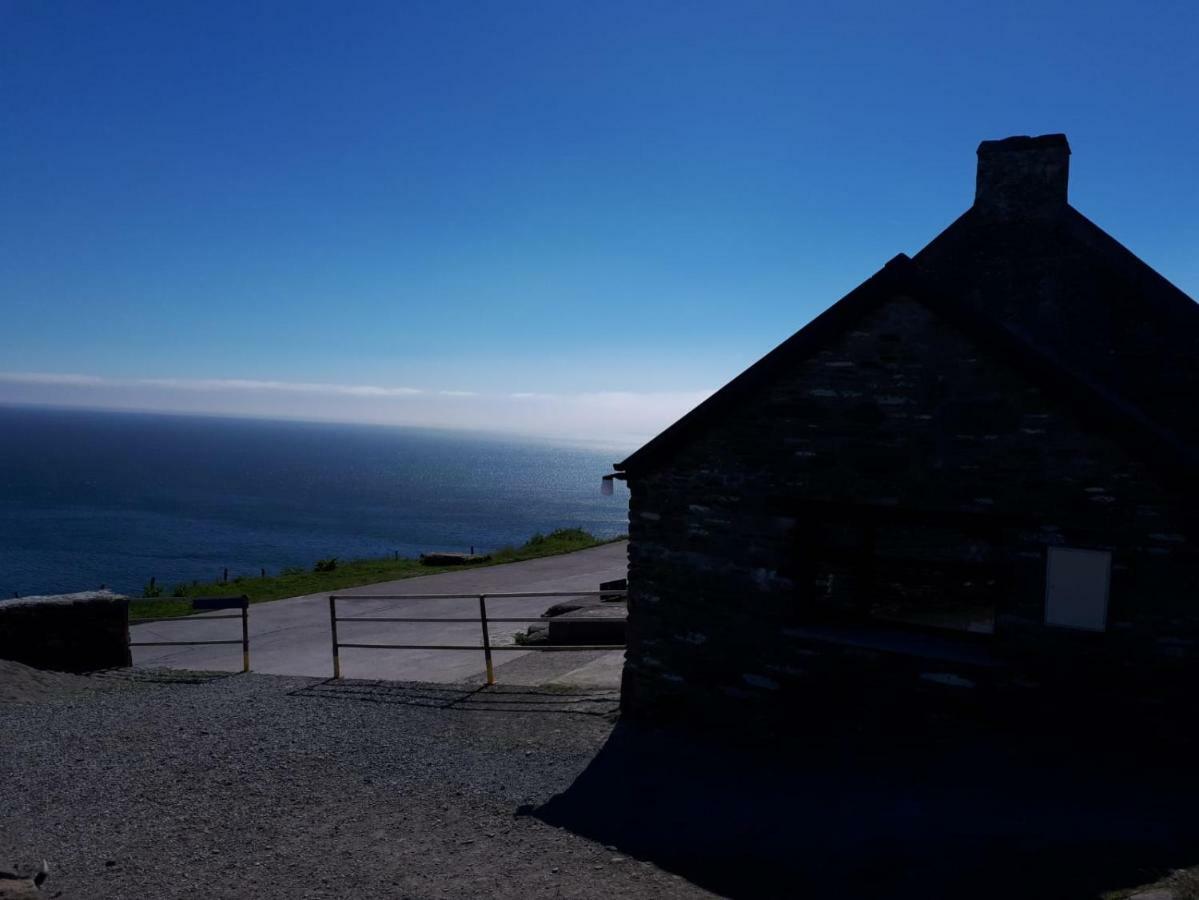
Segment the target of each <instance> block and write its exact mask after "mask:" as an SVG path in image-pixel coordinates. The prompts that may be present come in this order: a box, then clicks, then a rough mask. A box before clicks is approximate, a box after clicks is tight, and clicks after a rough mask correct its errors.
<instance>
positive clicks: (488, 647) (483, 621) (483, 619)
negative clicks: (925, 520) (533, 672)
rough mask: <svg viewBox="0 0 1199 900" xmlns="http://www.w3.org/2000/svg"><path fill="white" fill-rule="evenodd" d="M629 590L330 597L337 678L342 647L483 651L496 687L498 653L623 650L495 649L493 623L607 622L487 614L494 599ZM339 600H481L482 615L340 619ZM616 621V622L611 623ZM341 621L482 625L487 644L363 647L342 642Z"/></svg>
mask: <svg viewBox="0 0 1199 900" xmlns="http://www.w3.org/2000/svg"><path fill="white" fill-rule="evenodd" d="M627 594H628V592H627V591H625V590H600V591H528V592H523V593H511V594H496V593H491V594H330V595H329V627H330V632H331V635H332V639H333V677H334V678H341V656H340V654H339V653H338V650H339V648H341V647H351V648H356V649H359V650H471V651H475V652H477V651H479V650H482V651H483V661H484V663H485V664H486V667H487V683H488V684H495V670H494V668H493V667H492V663H491V654H492V652H493V651H495V650H521V651H524V650H537V651H543V650H623V649H625V645H624V644H500V645H499V646H493V645H492V643H491V633H490V631H489V628H488V626H489V624H490V623H494V622H505V623H518V622H545V623H547V624H549V623H555V622H587V621H590V622H597V621H599V622H602V621H604V620H603V619H598V620H597V619H591V618H588V617H584V616H571V615H569V614H566V615H561V616H546V615H540V616H503V617H497V618H489V617H488V615H487V598H488V597H491V598H492V599H497V600H499V599H503V600H509V599H515V598H530V597H559V598H563V597H599V598H602V599H608V598H613V597H624V596H627ZM338 600H375V601H379V600H386V601H393V600H478V601H479V616H478V618H452V619H447V618H442V617H437V616H430V617H415V616H400V617H396V616H338V615H337V601H338ZM608 621H612V620H608ZM338 622H397V623H405V624H419V623H422V622H423V623H442V624H448V623H451V622H457V623H472V622H474V623H478V624H479V625H480V626H481V628H482V633H483V643H482V644H360V643H349V642H343V641H338V639H337V623H338Z"/></svg>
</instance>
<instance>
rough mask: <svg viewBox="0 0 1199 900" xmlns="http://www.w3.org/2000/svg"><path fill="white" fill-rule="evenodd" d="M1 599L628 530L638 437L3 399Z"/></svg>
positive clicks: (0, 427)
mask: <svg viewBox="0 0 1199 900" xmlns="http://www.w3.org/2000/svg"><path fill="white" fill-rule="evenodd" d="M0 435H2V437H0V596H4V597H9V596H12V595H13V594H14V593H19V594H21V595H22V596H27V595H30V594H42V593H58V592H66V591H79V590H89V589H93V588H97V587H99V586H100V585H102V584H103V585H107V586H108V587H109V588H111V589H113V590H117V591H121V592H136V593H140V592H141V589H142V587H143V585H145V583H146V582H147V581H148V580H149V579H150V577H151V576H153V577H154V578H156V579H157V581H158V583H159V584H160V585H164V586H166V587H168V588H169V587H170V585H172V584H176V583H180V582H185V581H187V582H190V581H192V580H201V581H211V580H213V579H217V578H220V577H221V575H222V572H223V570H224V569H225V568H226V567H227V568H228V569H229V577H230V578H231V579H232V578H234V577H235V576H237V575H257V574H258V572H259V570H260V569H263V568H265V569H266V570H267V572H268V574H269V573H271V572H277V571H278V570H280V569H282V568H285V567H289V566H305V567H307V566H311V565H312V563H313V562H314V561H315V560H317V559H321V558H325V557H330V556H336V557H339V558H341V559H353V558H358V557H371V556H384V555H391V554H393V553H397V552H398V553H399V554H400V555H401V556H416V555H418V554H420V553H422V552H427V551H431V550H458V551H465V550H468V549H469V548H470V547H471V546H473V547H474V548H475V550H476V552H482V551H488V550H494V549H496V548H499V547H503V546H507V545H519V544H522V543H524V541H525V540H527V539H528V538H529V537H530V536H531V535H532V534H534V533H535V532H538V531H540V532H548V531H551V530H553V529H555V528H563V527H580V528H585V529H587V530H588V531H590V532H592V533H593V534H595V535H597V536H601V537H612V536H615V535H617V534H621V533H623V532H625V531H626V530H627V522H628V493H627V491H626V490H625V489H624V488H623V486H618V487H617V490H616V492H615V494H614V495H612V496H602V495H601V493H600V476H601V475H603V474H605V473H607V472H610V471H611V470H612V469H611V466H612V463H613V462H616V461H618V460H620V459H622V458H623V457H624V456H625V455H627V454H628V452H629V451H630V450H632V449H634V448H632V447H619V446H595V445H588V444H585V443H570V442H565V441H558V442H554V441H539V440H534V439H521V438H512V437H500V436H484V435H479V434H474V433H470V432H450V431H436V430H427V429H417V428H401V427H386V426H374V425H341V424H321V423H310V422H282V421H261V420H248V419H228V418H210V417H200V416H172V415H158V414H143V413H120V412H96V411H81V410H60V409H44V408H28V407H0Z"/></svg>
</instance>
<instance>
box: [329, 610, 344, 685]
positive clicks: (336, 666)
mask: <svg viewBox="0 0 1199 900" xmlns="http://www.w3.org/2000/svg"><path fill="white" fill-rule="evenodd" d="M329 630H330V632H331V634H332V636H333V677H334V678H341V658H340V657H339V656H338V655H337V598H336V597H335V596H334V595H333V594H330V595H329Z"/></svg>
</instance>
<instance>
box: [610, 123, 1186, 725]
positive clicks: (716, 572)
mask: <svg viewBox="0 0 1199 900" xmlns="http://www.w3.org/2000/svg"><path fill="white" fill-rule="evenodd" d="M1069 161H1070V148H1069V145H1068V143H1067V141H1066V137H1065V136H1064V135H1061V134H1052V135H1044V136H1040V137H1011V138H1007V139H1005V140H998V141H985V142H983V143H982V144H981V145H980V146H979V148H978V175H977V184H976V195H975V200H974V205H973V206H972V207H971V208H970V209H968V210H967V211H966V212H965V213H964V214H963V215H962V216H961V217H960V218H958V219H957V220H956V221H955V222H954V223H953V224H951V225H950V226H949V227H948V228H947V229H945V231H944V232H942V233H941V234H940V235H938V236H937V237H936V238H935V239H934V240H933V241H932V242H931V243H930V244H928V246H926V247H925V248H924V249H923V250H921V251H920V252H919V253H917V254H916V255H915V256H914V257H911V258H909V257H908V256H905V255H903V254H900V255H899V256H897V257H895V258H894V259H892V260H891V261H890V262H889V263H887V264H886V266H884V267H883V269H882V270H881V271H879V272H878V273H877V274H875V275H874V276H872V277H871V278H870V279H868V280H867V281H866V282H865V283H864V284H862V285H861V286H859V287H858V288H856V289H855V290H853V291H852V292H851V293H849V294H848V295H847V296H845V297H844V298H842V299H841V300H840V301H838V302H837V303H835V304H834V305H833V306H831V307H830V308H829V309H827V310H826V311H825V312H824V313H822V314H821V315H819V316H817V317H816V318H815V319H814V320H812V321H811V322H810V323H809V324H808V325H806V326H805V327H804V328H803V329H801V330H800V331H799V332H798V333H796V334H794V335H793V336H792V337H790V338H789V339H788V340H786V341H785V342H784V343H782V344H781V345H780V346H778V347H777V348H775V349H774V350H773V351H771V352H770V353H768V354H767V355H766V356H765V357H763V358H762V359H761V360H760V361H759V362H758V363H756V364H755V365H753V366H751V367H750V368H749V369H748V370H746V371H745V372H743V373H742V374H741V375H739V376H738V377H736V378H735V379H734V380H733V381H731V382H730V383H729V384H728V385H727V386H725V387H724V388H723V389H722V390H720V391H719V392H717V393H716V394H714V395H713V396H712V397H710V398H709V399H708V400H707V401H705V402H704V403H702V404H701V405H700V406H698V407H697V408H696V409H695V410H693V411H692V412H691V413H689V414H688V415H686V416H684V417H683V418H682V419H680V420H679V421H678V422H676V423H675V424H674V425H672V426H671V427H670V428H668V429H666V430H665V431H664V432H662V433H661V434H660V435H658V436H657V437H656V438H654V439H653V440H652V441H650V442H649V443H648V444H646V445H645V446H644V447H642V448H641V449H640V450H638V451H637V452H636V453H634V454H633V455H631V456H630V457H628V458H627V459H625V460H624V461H623V462H621V463H618V464H616V466H615V469H616V472H615V474H614V475H613V476H609V477H616V478H623V479H625V480H627V482H628V485H629V488H630V491H631V499H630V513H629V537H630V544H629V563H630V568H629V650H628V661H627V664H626V667H625V674H624V684H623V704H624V709H625V711H626V712H627V713H628V714H630V715H634V716H637V715H655V716H658V715H663V714H667V715H668V714H671V713H683V712H685V711H686V710H688V709H689V708H691V709H694V708H697V704H702V706H703V708H704V709H705V711H706V712H709V713H710V712H711V709H712V704H713V703H714V702H719V701H721V700H723V701H727V702H728V703H729V704H731V705H732V706H733V707H736V708H741V709H767V710H779V709H783V708H785V707H786V703H787V702H788V701H789V700H791V699H799V700H802V699H804V698H810V697H813V696H818V695H819V689H820V688H821V687H822V686H823V687H829V686H831V685H834V684H837V685H840V684H843V683H845V681H846V679H849V680H854V679H857V678H858V677H859V676H862V677H866V676H867V675H869V676H871V677H873V676H874V675H880V674H881V675H883V676H885V680H886V681H887V682H890V683H895V682H902V681H904V680H905V679H906V680H908V681H909V682H910V683H911V684H913V685H915V686H917V687H920V686H922V685H923V686H927V685H929V684H930V683H934V684H935V683H936V682H938V681H940V682H941V683H943V684H949V685H972V684H979V683H986V684H992V683H995V682H1002V683H1007V684H1013V683H1018V684H1030V683H1047V682H1050V681H1052V679H1055V678H1058V679H1064V680H1065V681H1066V682H1067V683H1068V684H1071V685H1074V686H1077V685H1078V684H1079V683H1080V682H1081V683H1085V684H1093V685H1096V686H1099V685H1103V686H1107V687H1112V686H1117V687H1118V686H1124V687H1128V686H1134V685H1135V686H1136V687H1137V688H1138V689H1144V690H1149V691H1158V690H1167V689H1171V688H1174V687H1180V686H1183V685H1187V684H1189V685H1190V686H1191V687H1192V688H1193V687H1194V686H1195V685H1196V681H1195V671H1196V668H1197V667H1199V504H1197V503H1196V499H1197V496H1196V495H1197V494H1199V477H1197V476H1199V415H1197V412H1199V410H1197V407H1196V398H1197V397H1199V306H1197V305H1196V304H1195V302H1194V301H1193V300H1191V299H1190V298H1189V297H1187V296H1186V295H1185V294H1183V293H1182V292H1181V291H1180V290H1178V289H1177V288H1175V287H1174V286H1173V285H1171V284H1170V283H1169V282H1168V281H1166V280H1165V279H1164V278H1162V277H1161V276H1160V275H1158V274H1157V273H1156V272H1155V271H1153V270H1152V269H1151V268H1150V267H1149V266H1148V265H1146V264H1145V263H1144V262H1142V261H1141V260H1139V259H1138V258H1137V257H1136V256H1134V255H1133V254H1132V253H1130V252H1129V251H1128V250H1127V249H1125V248H1124V247H1123V246H1122V245H1120V244H1119V243H1117V241H1115V240H1114V239H1113V238H1112V237H1110V236H1109V235H1108V234H1106V233H1105V232H1104V231H1102V230H1101V229H1100V228H1099V227H1097V226H1096V225H1095V224H1093V223H1092V222H1091V221H1089V220H1088V219H1087V218H1085V217H1084V216H1083V215H1082V214H1081V213H1079V212H1078V211H1076V210H1075V209H1074V208H1073V207H1071V206H1070V205H1069V203H1068V202H1067V183H1068V173H1069ZM927 689H929V690H939V689H940V688H937V687H928V688H927Z"/></svg>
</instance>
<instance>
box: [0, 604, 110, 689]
mask: <svg viewBox="0 0 1199 900" xmlns="http://www.w3.org/2000/svg"><path fill="white" fill-rule="evenodd" d="M0 659H11V660H15V661H17V662H21V663H24V664H25V665H28V666H33V667H35V668H38V669H52V670H55V671H59V672H90V671H93V670H95V669H107V668H110V667H113V666H128V665H131V664H132V658H131V656H130V651H129V600H128V599H127V598H126V597H123V596H121V595H119V594H114V593H112V592H111V591H87V592H84V593H79V594H59V595H56V596H46V597H21V598H14V599H11V600H0Z"/></svg>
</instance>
